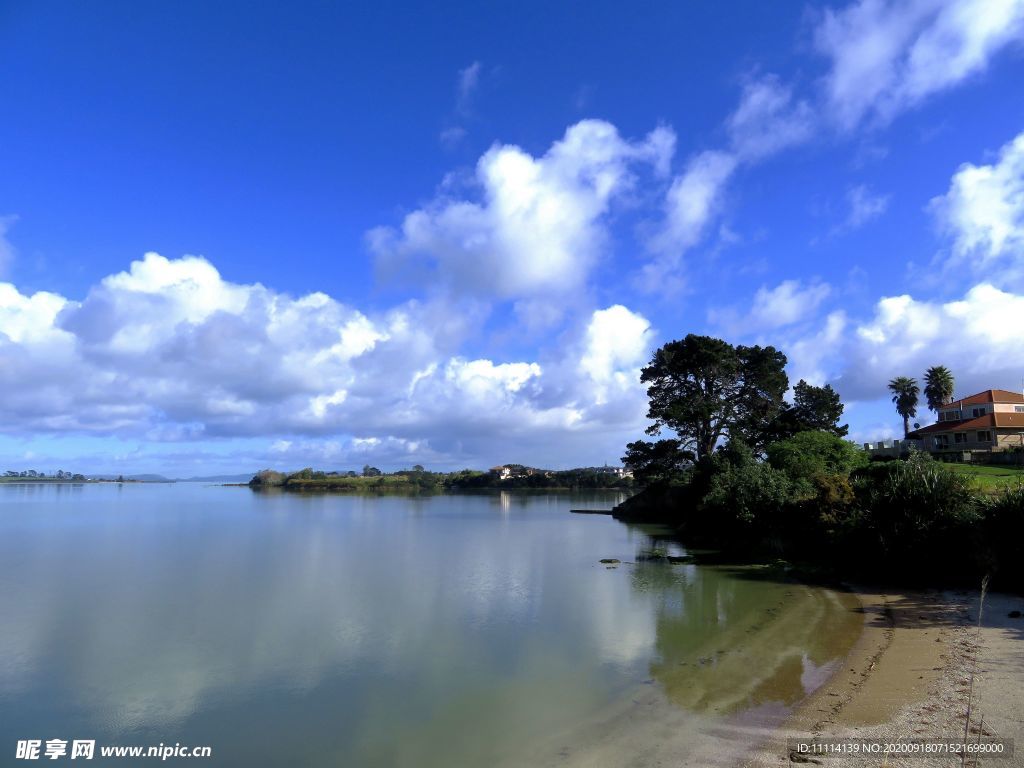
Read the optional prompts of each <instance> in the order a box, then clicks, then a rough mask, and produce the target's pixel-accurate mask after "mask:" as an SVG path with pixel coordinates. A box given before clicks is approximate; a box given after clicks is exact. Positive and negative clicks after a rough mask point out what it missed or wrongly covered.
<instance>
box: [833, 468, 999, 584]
mask: <svg viewBox="0 0 1024 768" xmlns="http://www.w3.org/2000/svg"><path fill="white" fill-rule="evenodd" d="M854 488H855V490H856V493H857V502H856V507H857V508H856V510H855V514H854V515H853V516H852V517H851V518H850V519H849V520H848V521H847V530H846V534H847V535H846V542H847V543H848V545H849V547H848V549H847V551H846V554H847V555H848V556H852V555H853V554H854V553H858V554H859V555H860V556H861V557H863V558H867V559H869V561H871V560H873V561H874V562H875V563H876V564H877V565H876V567H878V568H879V569H882V570H888V571H897V572H901V573H904V574H907V575H914V576H916V577H918V578H920V579H926V578H929V577H936V576H940V577H945V576H946V575H948V574H949V573H952V572H954V571H956V570H958V569H959V570H961V571H963V570H965V569H967V568H968V567H973V566H974V563H973V562H970V561H971V556H970V553H971V552H972V551H977V548H976V546H975V545H974V543H973V539H974V536H975V534H976V530H975V524H976V523H978V522H979V521H980V519H981V501H980V499H979V497H978V496H977V495H976V494H975V493H974V492H973V491H972V490H971V487H970V483H969V481H968V480H967V478H965V477H963V476H962V475H959V474H956V473H954V472H950V471H948V470H946V469H945V468H944V467H943V466H942V465H941V464H939V463H938V462H935V461H932V459H931V458H930V457H929V456H928V455H927V454H924V453H919V452H915V453H913V454H912V455H911V457H910V458H909V459H908V460H906V461H894V462H888V463H886V464H881V465H872V466H869V467H868V468H866V469H864V470H861V471H860V472H858V473H856V474H855V475H854ZM965 555H967V557H965ZM965 561H968V562H965Z"/></svg>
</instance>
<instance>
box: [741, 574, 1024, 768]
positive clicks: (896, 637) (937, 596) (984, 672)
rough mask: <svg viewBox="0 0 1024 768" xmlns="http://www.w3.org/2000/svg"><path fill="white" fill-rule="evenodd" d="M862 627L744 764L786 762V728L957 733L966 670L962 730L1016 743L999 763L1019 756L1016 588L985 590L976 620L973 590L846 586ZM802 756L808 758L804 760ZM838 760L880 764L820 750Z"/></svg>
mask: <svg viewBox="0 0 1024 768" xmlns="http://www.w3.org/2000/svg"><path fill="white" fill-rule="evenodd" d="M850 593H851V594H853V595H854V596H856V597H857V599H858V600H859V601H860V604H861V609H860V610H862V611H863V613H864V627H863V630H862V632H861V635H860V637H859V638H858V639H857V641H856V642H855V643H854V646H853V648H852V649H851V650H850V652H849V653H848V654H847V656H846V658H845V660H844V662H843V664H842V665H841V666H840V667H839V668H838V669H837V670H836V671H835V672H834V673H833V674H832V675H831V676H830V677H829V679H828V680H827V681H826V682H825V683H824V684H823V685H822V686H821V687H819V688H818V689H817V690H816V691H815V692H814V693H812V694H811V695H810V696H809V697H807V698H806V699H805V700H804V701H803V702H801V703H800V704H799V705H798V706H797V707H796V709H795V710H794V711H793V712H792V713H791V714H790V716H789V717H788V718H786V720H785V721H784V722H783V723H782V724H781V725H780V726H779V727H778V728H777V729H774V730H773V731H772V732H771V733H770V734H769V735H768V736H767V737H766V738H765V739H764V740H763V741H762V742H761V743H760V744H759V745H757V746H755V747H753V748H752V750H751V753H750V756H749V758H748V759H747V761H746V762H744V763H743V765H744V766H745V768H766V767H769V766H773V767H777V766H786V765H792V764H795V763H797V762H804V761H802V760H791V757H790V754H789V751H788V746H787V740H788V739H790V738H808V737H811V736H813V737H818V738H857V739H884V740H898V739H957V740H959V739H962V738H963V733H964V725H965V721H966V711H967V703H968V695H969V691H970V675H971V671H972V668H973V669H974V671H975V676H974V690H973V695H972V717H971V721H972V732H971V738H972V739H975V738H977V737H978V735H979V733H978V728H977V724H978V722H979V720H980V718H981V717H982V716H984V718H985V720H984V723H985V724H984V735H985V736H986V737H990V736H994V737H1001V738H1010V739H1016V740H1017V741H1018V742H1019V743H1020V744H1021V746H1022V748H1021V750H1020V751H1019V752H1018V753H1017V754H1015V755H1014V756H1013V757H1012V758H1003V759H999V760H998V762H995V763H993V764H994V765H999V766H1007V767H1009V766H1024V654H1022V653H1021V650H1022V649H1024V646H1022V641H1024V620H1022V619H1020V618H1010V617H1009V615H1008V614H1009V613H1010V612H1012V611H1020V610H1021V609H1022V608H1024V598H1022V597H1019V596H1015V595H1009V594H1003V593H993V594H989V595H988V596H987V597H986V598H985V608H984V615H983V622H982V628H981V630H980V632H979V630H978V627H977V618H978V594H977V593H974V594H971V593H968V592H962V591H957V592H950V591H947V592H940V591H926V590H921V591H904V590H898V591H886V592H883V591H879V590H874V589H866V588H852V589H850ZM808 762H816V761H815V760H810V761H808ZM820 762H821V764H825V765H829V766H834V767H835V768H842V767H843V766H851V767H852V766H864V765H867V764H876V763H877V764H882V763H881V762H880V761H876V760H867V759H865V758H863V757H861V758H852V757H828V758H826V759H824V760H821V761H820ZM954 763H955V764H956V765H959V764H960V761H959V759H958V758H952V757H951V756H946V757H944V758H934V759H932V758H902V759H901V758H893V759H890V760H888V762H886V763H884V764H885V765H889V766H900V765H907V766H932V765H934V766H940V765H943V766H948V765H953V764H954Z"/></svg>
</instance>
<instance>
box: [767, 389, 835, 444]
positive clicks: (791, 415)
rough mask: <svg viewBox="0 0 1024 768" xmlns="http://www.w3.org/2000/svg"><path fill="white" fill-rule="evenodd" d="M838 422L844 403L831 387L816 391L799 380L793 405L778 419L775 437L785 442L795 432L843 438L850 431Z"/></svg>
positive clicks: (794, 391) (794, 390) (794, 392)
mask: <svg viewBox="0 0 1024 768" xmlns="http://www.w3.org/2000/svg"><path fill="white" fill-rule="evenodd" d="M841 418H843V403H842V401H841V400H840V399H839V393H838V392H836V391H835V390H834V389H832V386H831V385H830V384H826V385H825V386H823V387H816V386H814V385H813V384H808V383H807V382H806V381H804V380H803V379H800V381H798V382H797V384H796V386H795V387H793V404H792V405H790V406H788V407H787V408H786V409H785V410H784V411H783V412H782V414H781V415H780V417H779V429H778V434H779V436H780V437H781V438H786V437H789V436H791V435H795V434H797V433H798V432H831V433H832V434H833V435H836V436H837V437H846V434H847V432H849V431H850V427H849V425H847V424H840V423H839V420H840V419H841Z"/></svg>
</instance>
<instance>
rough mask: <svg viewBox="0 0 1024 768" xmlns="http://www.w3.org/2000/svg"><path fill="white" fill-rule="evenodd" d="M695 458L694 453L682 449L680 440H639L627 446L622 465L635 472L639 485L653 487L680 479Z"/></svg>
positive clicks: (634, 475)
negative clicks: (653, 485) (656, 484)
mask: <svg viewBox="0 0 1024 768" xmlns="http://www.w3.org/2000/svg"><path fill="white" fill-rule="evenodd" d="M693 458H694V456H693V454H692V453H690V452H689V451H684V450H683V449H682V445H681V443H680V441H679V440H658V441H657V442H654V443H652V442H648V441H647V440H637V441H636V442H635V443H629V444H627V445H626V455H625V456H623V457H622V463H623V465H624V466H626V467H628V468H629V469H631V470H633V477H634V478H635V479H636V481H637V482H638V483H640V484H641V485H652V484H655V483H668V482H671V481H672V480H674V479H678V478H680V477H681V476H682V474H683V472H684V470H685V469H686V468H687V467H688V466H689V465H690V464H691V463H692V461H693Z"/></svg>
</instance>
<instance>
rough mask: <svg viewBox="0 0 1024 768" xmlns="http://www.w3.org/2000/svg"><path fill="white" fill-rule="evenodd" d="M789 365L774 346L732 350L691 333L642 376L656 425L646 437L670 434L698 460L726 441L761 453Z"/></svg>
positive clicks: (669, 346) (667, 347) (671, 345)
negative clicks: (733, 440) (736, 441)
mask: <svg viewBox="0 0 1024 768" xmlns="http://www.w3.org/2000/svg"><path fill="white" fill-rule="evenodd" d="M785 366H786V356H785V355H784V354H782V352H780V351H779V350H777V349H775V347H760V346H752V347H747V346H742V345H740V346H733V345H732V344H729V343H728V342H725V341H722V340H721V339H715V338H712V337H710V336H698V335H695V334H692V333H691V334H689V335H687V336H686V338H684V339H683V340H682V341H671V342H669V343H668V344H665V345H664V346H663V347H661V348H660V349H658V350H657V351H656V352H655V353H654V356H653V358H652V359H651V362H650V364H649V365H648V366H647V367H646V368H644V369H643V371H642V373H641V377H640V380H641V382H643V383H645V384H647V385H648V388H647V395H648V397H649V398H650V407H649V410H648V414H647V415H648V418H650V419H651V420H652V421H653V422H654V423H653V424H652V425H651V426H650V427H649V428H648V430H647V433H648V434H650V435H658V434H661V430H662V429H669V430H671V431H672V432H674V433H675V434H676V436H677V438H678V441H679V447H680V449H681V450H688V451H692V453H693V455H694V456H695V457H696V459H697V460H698V461H699V460H701V459H703V458H705V457H708V456H710V455H711V453H712V452H713V451H714V450H715V446H716V445H717V444H718V443H719V441H720V440H723V439H727V438H739V439H742V440H743V441H744V442H746V443H747V444H748V445H750V446H752V447H754V448H755V449H760V448H762V447H763V445H764V444H765V442H766V441H767V440H768V439H769V433H770V425H772V424H773V423H774V422H775V419H776V418H777V417H778V415H779V413H780V412H781V411H782V408H783V406H784V401H783V396H784V395H785V392H786V389H787V388H788V387H789V378H788V377H787V376H786V372H785V370H784V369H785Z"/></svg>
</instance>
